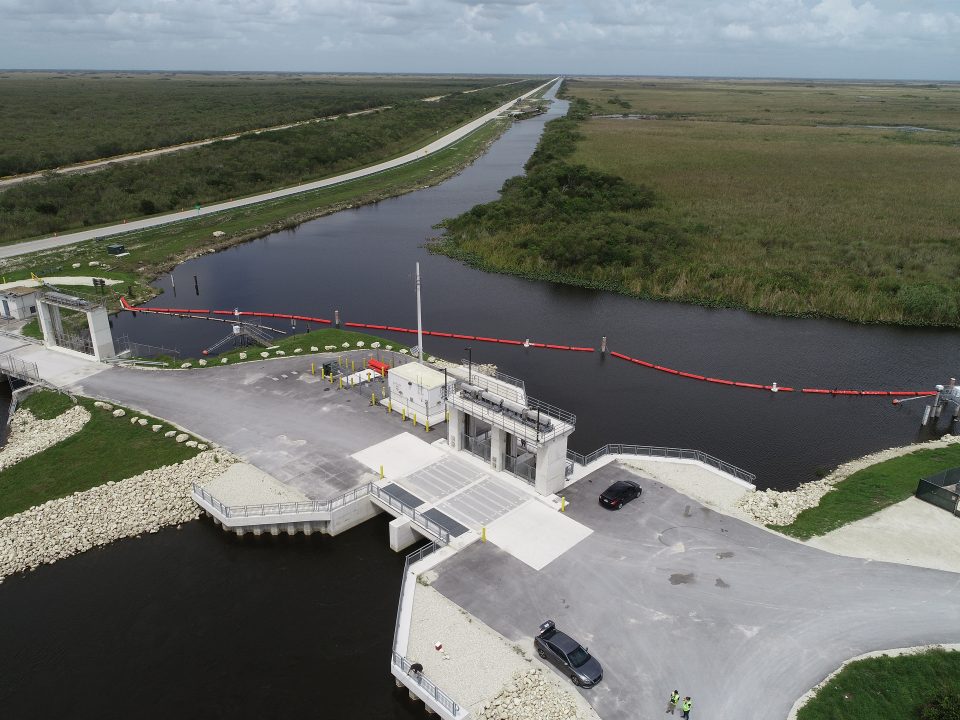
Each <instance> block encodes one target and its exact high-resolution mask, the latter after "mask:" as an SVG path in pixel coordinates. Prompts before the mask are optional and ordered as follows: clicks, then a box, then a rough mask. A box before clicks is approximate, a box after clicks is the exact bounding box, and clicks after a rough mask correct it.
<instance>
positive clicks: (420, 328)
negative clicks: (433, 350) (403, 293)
mask: <svg viewBox="0 0 960 720" xmlns="http://www.w3.org/2000/svg"><path fill="white" fill-rule="evenodd" d="M417 349H418V350H419V351H420V352H419V353H418V355H419V360H420V364H421V365H422V364H423V317H422V315H421V313H420V263H417Z"/></svg>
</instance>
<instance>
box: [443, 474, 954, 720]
mask: <svg viewBox="0 0 960 720" xmlns="http://www.w3.org/2000/svg"><path fill="white" fill-rule="evenodd" d="M636 477H637V476H636V475H634V474H632V473H631V472H630V471H629V470H627V469H626V468H623V467H620V466H618V465H609V466H606V467H604V468H602V469H601V470H600V471H598V472H597V473H596V474H595V475H594V476H593V477H592V478H587V479H584V480H581V481H579V482H578V483H576V484H575V485H573V486H571V487H570V488H568V489H567V491H566V497H567V500H568V501H569V502H570V505H569V507H568V513H569V515H570V517H571V518H573V519H574V520H577V521H579V522H580V523H583V524H584V525H586V526H587V527H589V528H591V529H592V530H593V532H592V533H591V534H590V535H589V536H588V537H586V538H585V539H583V540H582V541H581V542H579V543H578V544H576V545H575V546H573V547H572V548H571V549H569V550H568V551H567V552H566V553H564V554H563V555H562V556H560V557H559V558H557V559H555V560H554V561H553V562H551V563H550V564H548V565H547V566H546V567H544V568H543V569H542V570H540V571H537V570H534V569H533V568H531V567H530V566H528V565H526V564H524V563H522V562H521V561H519V560H517V559H516V558H514V557H512V556H511V555H509V554H507V553H506V552H503V551H502V550H500V549H498V548H497V547H496V545H495V543H494V542H487V543H485V544H480V543H477V544H474V545H472V546H470V547H468V548H466V549H464V550H462V551H460V552H459V553H457V554H456V555H455V556H453V557H451V558H449V559H447V560H445V561H444V562H443V563H442V564H441V565H440V566H439V567H438V568H437V571H438V572H439V577H438V579H437V580H435V581H434V583H433V587H434V588H436V589H437V590H439V591H440V592H441V593H443V594H444V595H446V596H447V597H448V598H450V599H451V600H453V601H454V602H456V603H457V604H458V605H460V606H461V607H463V608H464V609H465V610H467V611H468V612H470V613H471V614H473V615H474V616H476V617H478V618H479V619H480V620H482V621H483V622H485V623H487V624H488V625H490V626H491V627H493V628H494V629H495V630H497V631H499V632H500V633H502V634H504V635H505V636H506V637H507V638H509V639H510V640H512V641H515V642H518V643H520V644H522V645H523V646H524V647H530V643H531V638H532V635H533V634H534V633H535V632H536V629H537V626H538V625H539V623H541V622H542V621H543V620H545V619H548V618H550V619H553V620H555V621H556V622H557V626H558V627H559V628H560V629H562V630H565V631H567V632H569V633H570V634H571V635H572V636H573V637H575V638H577V639H578V640H579V641H580V642H581V643H582V644H584V645H586V646H588V647H589V648H590V650H591V652H592V653H594V654H595V655H596V656H597V658H598V659H599V660H600V661H601V663H602V664H603V666H604V680H603V682H602V683H600V685H598V686H597V687H596V688H593V689H591V690H586V691H582V692H583V695H584V696H585V697H586V698H587V699H588V700H589V701H590V702H591V704H592V705H593V706H594V708H596V710H597V712H598V713H599V715H600V716H601V717H602V718H604V720H619V719H623V720H626V719H628V718H629V719H630V720H632V719H633V718H636V717H656V716H658V715H659V714H662V713H663V712H664V709H665V705H666V699H667V696H668V694H669V692H670V691H671V690H673V689H674V688H678V689H679V690H680V692H681V694H683V695H690V696H692V697H693V700H694V713H693V715H694V717H700V718H715V719H717V720H723V719H726V718H761V717H763V718H786V717H787V715H788V713H789V711H790V708H791V706H792V705H793V703H794V701H795V700H796V699H797V698H798V697H800V696H801V695H802V694H803V693H805V692H806V691H807V690H808V689H809V688H810V687H812V686H813V685H815V684H816V683H817V682H819V681H820V680H821V679H823V678H824V677H825V676H827V675H828V674H829V673H830V672H832V671H833V670H834V669H836V667H837V666H839V665H840V664H841V663H842V662H843V661H844V660H847V659H848V658H850V657H853V656H855V655H859V654H861V653H865V652H869V651H873V650H880V649H886V648H894V647H907V646H914V645H923V644H929V643H938V642H957V641H960V603H958V601H960V575H957V574H953V573H946V572H940V571H936V570H927V569H923V568H916V567H909V566H904V565H894V564H890V563H882V562H872V561H869V560H860V559H854V558H848V557H839V556H836V555H831V554H828V553H825V552H822V551H819V550H816V549H813V548H809V547H806V546H804V545H802V544H800V543H795V542H792V541H790V540H787V539H785V538H781V537H779V536H777V535H775V534H773V533H770V532H768V531H766V530H764V529H762V528H758V527H755V526H753V525H750V524H748V523H745V522H742V521H740V520H737V519H734V518H731V517H728V516H726V515H723V514H720V513H717V512H714V511H713V510H710V509H709V508H707V507H704V506H702V505H700V504H699V503H697V502H696V501H693V500H691V499H689V498H687V497H685V496H684V495H681V494H679V493H677V492H675V491H674V490H672V489H670V488H668V487H666V486H664V485H661V484H659V483H657V482H655V481H641V485H643V487H644V492H643V496H642V498H640V499H639V500H637V501H634V502H632V503H630V504H629V505H627V506H626V507H625V508H624V509H623V510H621V511H617V512H610V511H607V510H604V509H603V508H601V507H599V506H598V504H597V495H598V494H599V492H600V491H601V490H603V489H604V488H605V487H607V485H609V484H610V483H611V482H613V481H614V480H616V479H619V478H632V479H636Z"/></svg>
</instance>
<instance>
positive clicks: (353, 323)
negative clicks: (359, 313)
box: [344, 322, 366, 327]
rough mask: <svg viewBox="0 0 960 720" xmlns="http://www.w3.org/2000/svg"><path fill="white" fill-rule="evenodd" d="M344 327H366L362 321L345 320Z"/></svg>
mask: <svg viewBox="0 0 960 720" xmlns="http://www.w3.org/2000/svg"><path fill="white" fill-rule="evenodd" d="M344 326H345V327H366V325H365V324H364V323H355V322H345V323H344Z"/></svg>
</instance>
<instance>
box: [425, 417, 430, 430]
mask: <svg viewBox="0 0 960 720" xmlns="http://www.w3.org/2000/svg"><path fill="white" fill-rule="evenodd" d="M424 427H426V429H427V432H430V418H427V422H426V424H425V425H424Z"/></svg>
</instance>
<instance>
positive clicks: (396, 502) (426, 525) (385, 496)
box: [368, 483, 450, 545]
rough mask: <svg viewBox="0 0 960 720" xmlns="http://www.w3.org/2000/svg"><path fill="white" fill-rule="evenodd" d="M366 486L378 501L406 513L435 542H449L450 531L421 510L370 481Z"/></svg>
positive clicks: (443, 543)
mask: <svg viewBox="0 0 960 720" xmlns="http://www.w3.org/2000/svg"><path fill="white" fill-rule="evenodd" d="M368 487H369V488H370V494H371V495H373V496H374V497H375V498H377V499H378V500H379V501H380V502H382V503H386V504H387V505H389V506H390V507H392V508H394V509H396V510H399V511H400V514H401V515H406V516H407V517H408V518H410V519H411V520H413V522H414V523H416V524H417V525H419V526H420V527H421V528H423V529H424V530H426V531H427V532H428V533H430V534H431V535H432V536H433V537H435V538H436V539H437V542H439V543H440V544H441V545H447V544H449V542H450V532H449V531H448V530H447V529H446V528H445V527H443V525H440V524H439V523H437V522H436V521H435V520H431V519H430V518H428V517H427V516H426V515H424V514H423V513H422V512H419V511H418V510H417V509H416V508H414V507H411V506H410V505H407V504H406V503H405V502H403V501H402V500H400V499H398V498H395V497H394V496H393V495H391V494H390V493H388V492H387V491H386V490H384V489H383V488H382V487H380V486H379V485H374V484H373V483H370V484H369V485H368Z"/></svg>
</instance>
